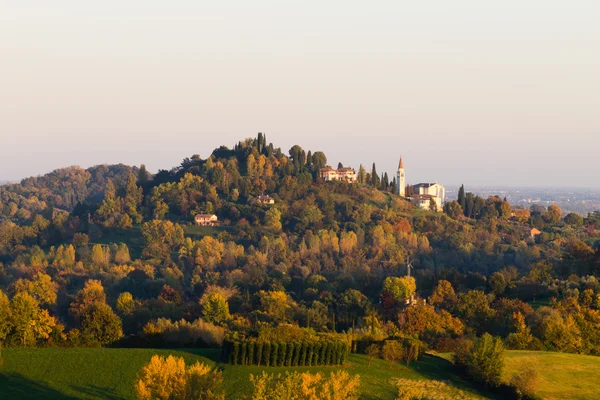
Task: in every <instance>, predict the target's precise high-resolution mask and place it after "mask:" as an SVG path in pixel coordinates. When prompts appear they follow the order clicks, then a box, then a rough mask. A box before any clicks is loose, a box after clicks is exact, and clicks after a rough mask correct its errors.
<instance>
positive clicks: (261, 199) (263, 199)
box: [256, 194, 275, 204]
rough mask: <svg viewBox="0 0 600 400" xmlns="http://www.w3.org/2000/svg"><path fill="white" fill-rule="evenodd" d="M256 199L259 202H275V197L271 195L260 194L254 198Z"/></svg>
mask: <svg viewBox="0 0 600 400" xmlns="http://www.w3.org/2000/svg"><path fill="white" fill-rule="evenodd" d="M256 201H257V202H258V203H260V204H275V199H273V198H272V197H271V196H265V195H262V194H261V195H260V196H258V197H257V198H256Z"/></svg>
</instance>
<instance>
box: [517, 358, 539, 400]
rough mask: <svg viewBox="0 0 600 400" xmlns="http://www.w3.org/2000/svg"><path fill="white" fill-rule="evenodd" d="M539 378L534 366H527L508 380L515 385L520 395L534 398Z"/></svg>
mask: <svg viewBox="0 0 600 400" xmlns="http://www.w3.org/2000/svg"><path fill="white" fill-rule="evenodd" d="M539 378H540V377H539V374H538V372H537V371H536V370H535V368H533V366H528V367H526V368H525V369H524V370H522V371H521V372H519V373H518V374H514V375H513V377H512V378H511V380H510V384H511V385H513V386H514V387H515V389H516V390H517V393H519V395H520V396H522V397H526V398H535V392H536V390H537V387H538V384H539Z"/></svg>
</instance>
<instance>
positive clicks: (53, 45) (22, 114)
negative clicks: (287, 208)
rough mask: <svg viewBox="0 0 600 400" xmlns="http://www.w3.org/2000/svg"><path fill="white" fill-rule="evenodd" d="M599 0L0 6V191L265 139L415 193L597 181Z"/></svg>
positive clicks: (149, 0)
mask: <svg viewBox="0 0 600 400" xmlns="http://www.w3.org/2000/svg"><path fill="white" fill-rule="evenodd" d="M599 21H600V1H598V0H589V1H581V0H570V1H567V0H561V1H553V0H518V1H515V0H503V1H493V2H492V1H482V0H472V1H467V0H452V1H448V0H440V1H402V0H395V1H380V0H377V1H364V0H361V1H349V0H346V1H325V0H320V1H307V0H303V1H286V0H275V1H258V0H255V1H247V0H244V1H210V2H208V1H198V0H195V1H191V0H190V1H183V0H178V1H155V0H144V1H124V0H119V1H112V0H103V1H97V2H92V1H81V0H76V1H75V0H74V1H62V0H53V1H47V0H43V1H26V0H22V1H16V0H15V1H11V0H0V179H12V180H17V179H20V178H23V177H25V176H30V175H38V174H43V173H46V172H49V171H51V170H53V169H55V168H59V167H64V166H68V165H81V166H82V167H88V166H91V165H95V164H100V163H117V162H123V163H126V164H138V165H139V164H140V163H145V164H146V165H147V166H148V168H149V169H150V170H153V171H155V170H157V169H159V168H164V169H169V168H171V167H172V166H175V165H177V164H179V162H180V161H181V160H182V159H183V158H184V157H186V156H191V155H192V154H195V153H197V154H200V155H201V156H202V157H203V158H204V157H207V156H208V155H209V154H210V152H211V151H212V150H213V148H215V147H217V146H219V145H221V144H225V145H228V146H232V145H233V144H234V143H235V142H237V141H238V140H241V139H243V138H245V137H249V136H255V135H256V133H257V132H259V131H262V132H265V133H266V134H267V138H268V139H269V140H270V141H272V142H273V143H274V144H275V145H276V146H280V147H282V148H283V149H284V150H286V151H287V150H288V149H289V148H290V147H291V146H292V145H293V144H296V143H297V144H300V145H301V146H302V147H303V148H305V149H307V150H308V149H311V150H313V151H315V150H322V151H324V152H325V153H326V154H327V156H328V158H329V161H330V163H331V164H333V165H337V162H338V161H342V162H343V163H344V164H346V165H350V166H354V167H358V165H359V164H360V163H364V164H365V165H368V166H370V165H371V163H372V162H373V161H375V162H376V163H377V167H378V170H379V171H388V172H390V173H391V172H393V171H395V169H396V168H397V165H398V157H399V156H400V154H402V155H403V156H404V159H405V166H406V168H407V179H408V181H409V182H411V183H417V182H418V181H427V180H431V181H433V180H438V181H440V182H442V183H446V184H456V183H460V182H464V183H465V184H467V185H469V184H472V185H481V184H488V185H509V186H521V185H527V184H531V185H536V186H550V185H562V186H588V185H591V186H595V187H600V181H599V180H598V172H600V161H599V159H598V154H599V151H598V150H599V149H600V22H599Z"/></svg>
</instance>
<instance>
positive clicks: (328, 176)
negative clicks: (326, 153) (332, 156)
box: [320, 165, 356, 182]
mask: <svg viewBox="0 0 600 400" xmlns="http://www.w3.org/2000/svg"><path fill="white" fill-rule="evenodd" d="M320 176H321V179H323V180H324V181H325V182H331V181H345V182H356V171H355V170H354V168H338V169H333V168H331V167H330V166H329V165H328V166H326V167H325V168H321V171H320Z"/></svg>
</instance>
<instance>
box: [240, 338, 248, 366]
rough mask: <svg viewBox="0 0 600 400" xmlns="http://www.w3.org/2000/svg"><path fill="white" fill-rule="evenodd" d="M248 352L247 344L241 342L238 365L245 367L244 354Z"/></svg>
mask: <svg viewBox="0 0 600 400" xmlns="http://www.w3.org/2000/svg"><path fill="white" fill-rule="evenodd" d="M247 350H248V344H247V343H246V342H242V346H241V351H240V364H241V365H246V352H247Z"/></svg>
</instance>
